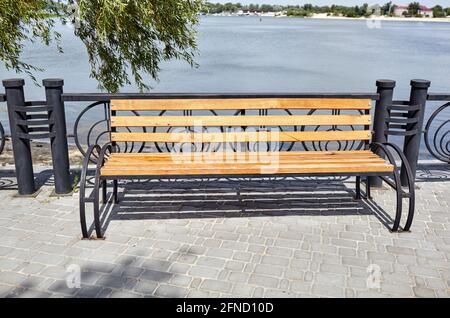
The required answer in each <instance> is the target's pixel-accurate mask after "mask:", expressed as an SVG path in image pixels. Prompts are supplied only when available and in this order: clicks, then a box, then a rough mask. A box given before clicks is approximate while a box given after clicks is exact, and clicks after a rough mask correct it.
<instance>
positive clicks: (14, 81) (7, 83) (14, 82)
mask: <svg viewBox="0 0 450 318" xmlns="http://www.w3.org/2000/svg"><path fill="white" fill-rule="evenodd" d="M24 85H25V80H24V79H23V78H11V79H6V80H3V86H4V87H22V86H24Z"/></svg>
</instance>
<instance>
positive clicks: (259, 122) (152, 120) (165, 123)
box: [111, 115, 371, 127]
mask: <svg viewBox="0 0 450 318" xmlns="http://www.w3.org/2000/svg"><path fill="white" fill-rule="evenodd" d="M370 123H371V117H370V115H311V116H301V115H299V116H297V115H292V116H286V115H285V116H113V117H112V118H111V125H112V127H187V126H198V127H221V126H224V127H226V126H233V127H239V126H315V125H318V126H323V125H349V126H350V125H354V126H355V125H360V126H364V125H370Z"/></svg>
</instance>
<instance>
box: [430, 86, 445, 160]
mask: <svg viewBox="0 0 450 318" xmlns="http://www.w3.org/2000/svg"><path fill="white" fill-rule="evenodd" d="M428 101H434V102H443V103H444V104H443V105H442V106H440V107H438V108H437V109H436V110H435V111H434V112H433V113H432V114H431V116H430V118H429V119H428V122H427V124H426V126H425V130H424V133H425V145H426V147H427V149H428V151H429V152H430V154H431V155H432V156H433V157H434V158H436V159H438V160H440V161H442V162H446V163H450V94H429V95H428Z"/></svg>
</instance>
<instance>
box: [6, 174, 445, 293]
mask: <svg viewBox="0 0 450 318" xmlns="http://www.w3.org/2000/svg"><path fill="white" fill-rule="evenodd" d="M0 170H1V169H0ZM449 172H450V170H449ZM445 173H447V172H445ZM0 174H1V171H0ZM449 175H450V173H449ZM247 182H248V183H247ZM247 182H243V183H242V185H243V189H246V190H245V191H247V187H248V188H249V189H248V192H249V195H251V193H252V192H253V190H252V189H250V188H251V187H253V186H254V187H258V188H261V191H264V196H267V197H270V196H271V195H273V194H272V192H276V196H282V197H283V199H282V200H278V201H276V202H273V203H272V202H270V203H267V202H262V201H258V200H257V199H255V200H254V201H252V203H251V204H252V206H253V205H254V206H255V208H256V209H258V211H259V210H261V209H264V208H269V209H270V210H271V211H276V210H277V209H281V210H288V209H294V208H296V207H297V206H298V205H301V206H304V203H305V202H304V201H302V200H303V199H302V197H304V194H305V193H307V194H308V198H307V200H308V202H311V200H320V199H318V198H314V193H317V191H316V190H321V191H322V193H336V194H337V193H339V195H340V196H343V197H346V196H349V200H351V195H352V192H353V188H354V183H353V181H350V182H348V183H347V182H345V183H341V182H331V183H330V182H324V183H315V182H310V183H308V184H307V185H306V184H304V183H302V182H299V180H289V179H286V180H283V181H273V182H272V181H271V182H269V183H267V182H266V183H259V182H257V183H256V182H253V181H251V182H250V181H247ZM278 182H282V183H283V184H279V183H278ZM422 182H423V181H420V180H419V181H418V185H419V188H420V189H418V190H417V192H416V195H417V213H416V216H415V221H414V224H413V228H412V232H411V233H401V234H394V233H389V231H388V230H387V228H386V227H384V225H383V224H382V223H381V222H380V220H379V219H378V218H377V216H375V214H373V213H372V211H371V210H370V209H364V211H362V210H361V211H360V212H361V214H358V215H355V214H354V213H353V214H350V213H348V211H346V210H345V209H339V210H337V209H334V208H329V209H324V210H321V211H318V213H317V214H318V215H304V214H302V213H300V212H299V213H297V211H296V210H295V211H294V210H293V211H294V212H293V213H292V215H283V216H282V217H280V216H276V215H272V213H270V214H269V213H267V214H266V212H257V213H258V216H257V217H256V216H255V215H252V213H253V212H252V213H249V214H242V215H239V216H236V217H234V216H233V217H229V215H227V213H226V212H224V211H223V210H220V212H221V214H219V213H217V215H215V216H214V217H211V218H203V216H202V217H201V218H195V217H192V218H185V216H183V217H182V218H177V216H176V214H175V213H173V215H174V216H173V217H171V218H165V217H161V218H145V217H143V218H142V219H139V220H133V221H130V220H122V219H120V218H114V219H112V220H111V222H110V224H109V226H108V229H107V238H106V240H91V241H84V240H83V241H81V240H80V239H79V235H80V233H79V224H78V215H77V212H78V208H77V200H78V197H77V196H74V197H68V198H63V199H60V200H58V199H54V198H49V197H48V193H50V192H51V189H50V188H51V186H44V191H43V192H42V193H41V195H40V196H39V197H38V198H37V199H32V198H30V199H28V198H24V199H21V200H20V201H19V200H17V199H14V198H13V197H12V191H9V190H4V191H2V192H1V193H0V200H1V201H2V208H3V209H2V216H1V218H0V297H5V295H7V294H9V295H10V296H11V297H38V296H39V293H41V295H42V297H142V296H144V297H236V298H238V297H390V298H392V297H449V296H450V292H449V288H450V286H449V284H450V270H449V268H450V267H449V262H450V247H449V244H450V219H449V218H448V213H447V210H448V207H449V206H450V201H449V200H450V199H449V197H450V196H449V195H448V181H442V182H432V183H431V182H430V183H422ZM151 183H152V182H150V183H146V184H145V185H144V184H142V185H138V186H139V187H140V188H142V189H146V188H147V186H148V187H149V188H152V187H154V188H155V189H156V188H158V187H159V186H158V187H156V183H155V184H151ZM224 184H227V183H226V182H225V183H223V182H214V183H210V184H208V191H209V189H214V188H215V187H217V189H218V192H226V193H227V194H228V192H230V193H232V195H235V193H234V192H235V190H234V189H232V190H230V189H229V187H228V186H225V187H224ZM244 185H245V186H244ZM133 186H137V184H134V185H133ZM163 186H164V187H166V186H167V187H169V188H168V189H162V190H161V189H159V188H158V189H159V190H158V191H161V193H166V194H167V193H171V191H172V189H173V190H174V191H175V192H177V193H182V194H183V196H186V202H185V203H184V202H183V203H176V204H171V205H170V208H172V209H173V210H174V212H178V211H181V212H180V213H182V212H183V211H195V210H197V209H199V205H197V204H193V203H192V202H191V201H190V198H189V196H190V195H196V196H197V198H198V193H193V190H192V189H197V188H196V186H191V184H189V186H188V185H185V184H183V183H181V182H180V183H169V182H164V184H163ZM281 188H286V189H289V193H290V194H286V193H284V192H280V191H282V190H280V189H281ZM337 189H339V190H337ZM348 189H349V190H350V192H347V190H348ZM196 191H203V190H196ZM131 192H132V190H131V189H130V193H128V192H127V194H126V195H135V196H141V195H140V194H131ZM243 192H244V191H243ZM291 193H292V195H291ZM152 198H155V200H154V201H152V206H154V207H155V208H158V207H161V209H167V206H165V204H166V203H161V202H162V200H160V199H159V198H158V196H157V195H153V196H152ZM393 198H394V196H393V193H391V191H374V200H375V202H376V203H377V204H378V205H379V206H381V207H382V208H383V209H386V211H393V208H394V206H393ZM205 204H206V206H207V208H208V210H212V211H215V209H217V208H218V207H219V205H217V204H216V203H214V204H209V203H205ZM227 207H229V208H230V209H231V210H240V207H239V204H238V203H233V204H232V205H229V206H227ZM220 209H222V207H220ZM332 209H333V211H332V213H331V214H330V210H332ZM12 211H13V212H12ZM218 212H219V211H218ZM222 212H223V213H222ZM199 213H201V211H199ZM388 214H389V213H388ZM71 264H75V265H79V266H80V268H81V270H82V273H81V282H82V286H81V287H82V288H81V289H70V288H68V287H67V284H66V281H65V279H66V278H67V276H68V272H67V266H69V265H71ZM369 265H373V266H378V267H379V268H380V271H381V273H380V277H381V287H380V289H379V290H378V289H369V288H368V285H367V280H368V278H369V275H371V273H370V270H369Z"/></svg>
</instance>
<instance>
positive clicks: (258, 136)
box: [111, 130, 371, 143]
mask: <svg viewBox="0 0 450 318" xmlns="http://www.w3.org/2000/svg"><path fill="white" fill-rule="evenodd" d="M111 137H112V138H111V139H112V141H114V142H126V141H129V142H131V141H135V142H170V143H218V142H227V143H229V142H255V141H258V142H268V141H271V142H275V141H286V142H289V141H290V142H296V141H332V140H339V141H347V140H370V138H371V132H370V131H368V130H355V131H317V132H310V131H302V132H229V133H134V132H133V133H112V134H111Z"/></svg>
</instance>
